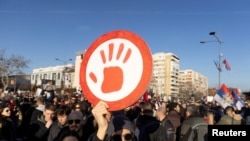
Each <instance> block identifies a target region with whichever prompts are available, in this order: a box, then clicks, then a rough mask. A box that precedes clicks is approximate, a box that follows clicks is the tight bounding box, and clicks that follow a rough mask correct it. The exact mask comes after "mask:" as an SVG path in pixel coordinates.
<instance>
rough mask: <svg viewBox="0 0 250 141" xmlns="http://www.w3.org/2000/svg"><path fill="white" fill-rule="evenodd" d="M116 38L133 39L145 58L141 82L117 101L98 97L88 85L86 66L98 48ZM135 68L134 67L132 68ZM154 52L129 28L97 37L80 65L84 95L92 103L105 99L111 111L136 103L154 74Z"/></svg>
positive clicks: (143, 58)
mask: <svg viewBox="0 0 250 141" xmlns="http://www.w3.org/2000/svg"><path fill="white" fill-rule="evenodd" d="M115 38H123V39H126V40H129V41H131V42H132V43H133V44H134V45H135V46H136V47H137V48H138V50H139V51H140V53H141V55H142V60H143V72H142V77H141V80H140V82H139V83H138V85H137V87H136V88H135V89H134V90H133V91H132V92H131V93H130V94H129V95H128V96H126V97H125V98H123V99H121V100H117V101H113V102H110V101H105V100H102V99H99V98H97V97H96V96H95V95H94V94H92V92H91V90H90V89H89V87H88V86H87V82H86V76H88V75H86V66H87V63H88V60H89V58H90V56H91V54H92V53H93V52H94V51H95V49H97V48H98V47H99V46H100V45H101V44H102V43H104V42H106V41H108V40H111V39H115ZM131 69H133V68H131ZM152 69H153V66H152V54H151V52H150V49H149V47H148V46H147V44H146V42H145V41H144V40H143V39H142V38H141V37H140V36H138V35H137V34H135V33H133V32H130V31H127V30H115V31H111V32H108V33H106V34H104V35H102V36H100V37H99V38H97V39H96V40H95V41H94V42H93V43H92V44H91V45H90V47H89V48H88V50H87V51H86V52H85V54H84V56H83V60H82V63H81V67H80V85H81V88H82V91H83V94H84V96H85V97H86V98H87V99H88V101H89V102H90V103H92V104H93V105H96V104H97V103H98V102H99V101H100V100H102V101H105V102H107V103H108V105H109V111H116V110H121V109H124V108H126V107H128V106H130V105H132V104H134V103H135V102H136V101H137V100H138V99H139V98H141V96H142V95H143V94H144V93H145V91H146V89H147V87H148V84H149V82H150V80H151V75H152Z"/></svg>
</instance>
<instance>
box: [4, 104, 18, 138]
mask: <svg viewBox="0 0 250 141" xmlns="http://www.w3.org/2000/svg"><path fill="white" fill-rule="evenodd" d="M10 112H11V111H10V108H9V107H8V105H6V104H5V103H1V104H0V113H1V115H0V140H1V141H2V140H3V141H16V139H17V138H16V126H15V123H14V122H13V120H11V118H10V114H11V113H10Z"/></svg>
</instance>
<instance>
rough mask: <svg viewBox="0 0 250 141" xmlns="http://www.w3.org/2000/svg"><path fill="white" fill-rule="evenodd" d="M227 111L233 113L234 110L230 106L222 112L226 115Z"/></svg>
mask: <svg viewBox="0 0 250 141" xmlns="http://www.w3.org/2000/svg"><path fill="white" fill-rule="evenodd" d="M228 111H232V112H234V108H233V107H232V106H227V107H226V108H225V109H224V111H223V112H224V114H225V115H227V112H228Z"/></svg>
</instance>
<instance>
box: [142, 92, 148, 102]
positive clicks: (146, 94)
mask: <svg viewBox="0 0 250 141" xmlns="http://www.w3.org/2000/svg"><path fill="white" fill-rule="evenodd" d="M143 101H144V102H148V92H147V91H146V92H145V93H144V94H143Z"/></svg>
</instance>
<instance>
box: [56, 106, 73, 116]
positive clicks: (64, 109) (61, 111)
mask: <svg viewBox="0 0 250 141" xmlns="http://www.w3.org/2000/svg"><path fill="white" fill-rule="evenodd" d="M70 112H71V110H70V107H69V106H67V105H60V106H59V107H58V108H57V110H56V115H57V116H61V115H67V116H68V115H69V114H70Z"/></svg>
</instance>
